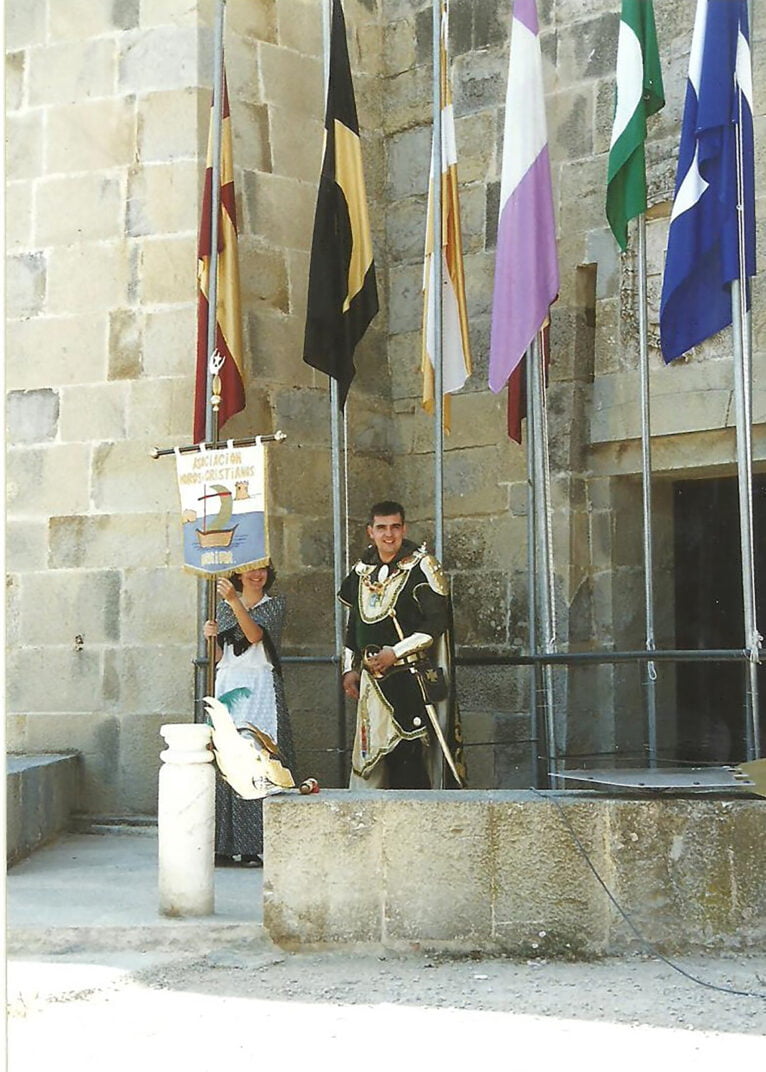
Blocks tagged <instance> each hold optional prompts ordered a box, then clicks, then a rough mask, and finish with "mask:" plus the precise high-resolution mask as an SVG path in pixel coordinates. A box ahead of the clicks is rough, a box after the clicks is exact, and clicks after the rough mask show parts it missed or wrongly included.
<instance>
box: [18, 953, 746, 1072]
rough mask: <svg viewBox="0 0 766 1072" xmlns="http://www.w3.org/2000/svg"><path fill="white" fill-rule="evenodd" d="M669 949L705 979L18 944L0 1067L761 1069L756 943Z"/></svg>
mask: <svg viewBox="0 0 766 1072" xmlns="http://www.w3.org/2000/svg"><path fill="white" fill-rule="evenodd" d="M674 963H675V964H677V965H678V966H679V967H680V968H682V969H683V970H684V971H685V972H687V973H689V974H690V975H693V976H695V977H697V978H699V979H700V980H703V981H704V982H706V983H708V984H711V985H710V986H702V985H700V984H699V983H697V982H694V981H692V980H691V979H689V978H688V977H685V976H683V975H681V974H679V973H678V972H677V971H674V970H673V969H672V968H671V967H670V966H668V965H667V964H666V963H664V962H662V961H660V960H656V959H651V958H648V957H645V956H634V957H628V958H623V959H619V960H616V959H615V960H603V961H595V962H592V963H560V962H547V961H544V960H535V961H528V962H519V961H512V960H508V959H503V958H492V959H489V958H463V959H456V958H447V957H442V956H426V955H423V954H418V953H412V954H409V955H406V956H404V955H403V956H398V955H392V954H386V955H382V954H381V955H374V954H370V953H365V954H363V955H353V954H349V953H321V954H319V953H317V954H307V953H302V954H288V953H284V952H282V951H280V950H278V949H276V948H275V947H271V946H267V945H265V944H264V945H263V946H262V947H257V948H253V949H252V950H251V951H249V952H247V953H238V952H232V951H221V952H218V953H215V954H212V955H209V956H206V957H204V958H199V959H190V958H183V957H179V956H178V955H177V954H176V955H170V954H138V953H133V954H122V955H120V954H104V953H101V954H90V956H86V955H84V954H80V955H75V954H69V955H64V956H40V957H37V958H35V959H31V958H29V959H25V958H22V957H16V958H11V960H10V961H9V963H8V1001H9V1016H8V1053H9V1063H8V1068H9V1070H10V1072H27V1070H30V1072H31V1070H36V1069H38V1068H45V1067H48V1066H51V1065H53V1066H55V1067H56V1068H57V1069H58V1070H60V1072H69V1070H70V1069H71V1070H75V1069H77V1072H83V1070H84V1069H87V1068H89V1067H91V1066H92V1067H94V1068H98V1067H101V1065H102V1064H103V1066H104V1067H105V1068H106V1069H108V1070H109V1072H121V1070H123V1069H125V1070H127V1069H129V1068H130V1069H132V1070H134V1072H135V1070H136V1069H137V1068H139V1069H140V1068H141V1067H142V1066H143V1070H146V1072H154V1069H156V1068H159V1067H161V1066H160V1062H161V1061H162V1062H164V1061H172V1062H173V1066H174V1067H175V1066H176V1065H179V1066H180V1067H181V1068H182V1069H183V1070H184V1072H208V1070H210V1072H212V1070H213V1069H220V1068H221V1067H222V1066H225V1065H227V1064H228V1063H229V1062H237V1063H241V1062H242V1061H243V1060H244V1061H245V1062H247V1066H248V1067H252V1068H253V1069H254V1070H255V1068H256V1067H257V1066H259V1065H261V1064H263V1063H264V1062H265V1061H268V1062H269V1064H271V1063H279V1064H281V1063H283V1062H285V1063H289V1064H292V1063H293V1062H294V1061H295V1060H298V1061H300V1062H301V1064H302V1063H303V1062H309V1063H310V1067H311V1068H325V1067H327V1068H330V1067H332V1068H334V1069H341V1070H344V1069H347V1068H348V1069H352V1068H353V1069H357V1068H358V1066H359V1065H360V1064H362V1065H364V1067H365V1069H376V1068H381V1069H382V1068H386V1069H387V1070H391V1072H409V1069H411V1068H415V1067H418V1068H419V1067H420V1066H422V1065H423V1064H424V1063H425V1062H426V1061H428V1062H429V1063H430V1062H431V1061H438V1063H439V1065H440V1067H441V1068H443V1069H448V1070H449V1069H453V1068H454V1069H458V1068H461V1069H462V1068H466V1067H472V1066H474V1065H477V1066H478V1065H483V1064H484V1063H485V1062H488V1061H491V1062H492V1064H493V1065H497V1066H499V1067H502V1068H505V1067H507V1068H513V1067H515V1066H516V1065H518V1064H520V1063H521V1062H522V1060H523V1061H524V1062H525V1063H526V1061H527V1060H530V1061H534V1063H535V1065H537V1066H539V1067H541V1068H543V1069H547V1068H549V1067H550V1068H553V1067H554V1065H555V1066H556V1067H557V1068H558V1067H559V1066H560V1065H561V1064H562V1063H564V1064H565V1065H566V1067H567V1068H574V1069H579V1068H583V1069H585V1068H588V1069H589V1070H592V1069H594V1068H601V1067H603V1068H610V1069H611V1068H613V1067H614V1066H615V1065H618V1066H619V1068H620V1072H625V1070H626V1069H627V1070H630V1069H634V1068H635V1069H639V1068H640V1069H646V1066H647V1063H648V1062H651V1061H653V1062H655V1064H656V1067H657V1069H658V1070H664V1069H666V1068H670V1067H673V1065H674V1064H676V1063H678V1064H679V1065H681V1067H684V1068H686V1067H690V1066H691V1064H692V1062H693V1067H694V1069H695V1072H698V1070H700V1069H713V1068H716V1069H720V1068H722V1067H724V1066H726V1067H728V1066H730V1065H731V1064H732V1063H734V1064H735V1066H736V1065H739V1064H740V1062H747V1063H748V1067H751V1068H766V956H728V957H695V958H691V957H684V958H678V959H677V960H676V961H674ZM713 987H720V988H724V989H713ZM731 990H735V991H742V992H747V993H740V994H735V993H731V992H729V991H731ZM681 1063H682V1064H681ZM397 1066H399V1068H397Z"/></svg>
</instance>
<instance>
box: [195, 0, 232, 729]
mask: <svg viewBox="0 0 766 1072" xmlns="http://www.w3.org/2000/svg"><path fill="white" fill-rule="evenodd" d="M225 4H226V0H217V2H216V12H215V25H214V31H213V114H212V118H211V121H212V123H213V132H212V133H213V136H212V143H213V160H212V181H211V189H210V202H211V204H210V264H209V272H208V314H207V359H208V368H207V398H206V404H205V439H207V440H209V441H212V442H214V441H215V440H217V439H218V413H217V411H215V410H214V409H213V403H212V395H213V373H212V371H211V368H210V357H211V355H212V353H213V351H214V350H215V336H216V325H217V313H218V215H219V212H220V205H221V128H222V125H223V21H224V8H225ZM215 598H216V597H215V581H208V580H200V581H198V582H197V655H196V658H195V660H194V669H195V673H194V721H195V722H205V721H206V716H205V711H204V709H203V703H202V701H203V698H204V697H205V696H206V695H207V696H212V695H213V692H214V690H215V640H214V639H212V638H211V639H210V640H206V639H205V637H204V636H203V634H202V629H203V626H204V624H205V622H206V621H207V620H208V619H209V618H214V617H215Z"/></svg>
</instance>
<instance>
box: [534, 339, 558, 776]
mask: <svg viewBox="0 0 766 1072" xmlns="http://www.w3.org/2000/svg"><path fill="white" fill-rule="evenodd" d="M527 360H528V361H529V362H531V364H532V365H533V371H532V390H533V395H532V399H531V405H532V407H533V411H534V435H535V438H534V455H533V467H534V501H535V563H536V566H537V569H538V571H539V572H540V573H542V581H543V583H542V584H540V585H539V589H538V591H539V596H540V630H541V633H542V649H543V652H544V653H545V654H546V655H549V654H551V653H552V652H553V651H554V650H555V647H556V640H555V629H554V625H553V575H552V562H551V534H550V494H549V477H548V444H547V439H548V433H547V423H546V420H545V406H544V401H543V399H544V394H545V382H544V371H543V361H542V353H541V347H540V333H539V332H538V333H537V334H536V335H535V337H534V339H533V340H532V343H531V345H530V347H529V350H528V351H527ZM529 404H530V400H528V402H527V407H528V408H529ZM543 679H544V682H545V689H544V695H545V725H546V737H547V741H546V743H547V748H548V753H549V754H548V761H549V767H550V771H551V772H552V775H553V774H556V773H558V771H559V758H558V749H557V747H556V726H555V720H554V712H553V670H552V667H551V665H550V664H549V663H547V664H546V665H545V667H544V668H543ZM550 782H551V785H554V784H555V781H554V780H553V778H552V776H551V779H550Z"/></svg>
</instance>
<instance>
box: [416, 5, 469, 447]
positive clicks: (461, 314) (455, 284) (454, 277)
mask: <svg viewBox="0 0 766 1072" xmlns="http://www.w3.org/2000/svg"><path fill="white" fill-rule="evenodd" d="M447 32H448V23H447V4H446V2H443V3H442V13H441V48H440V66H441V71H440V81H441V93H440V96H441V153H440V157H441V217H442V228H441V230H442V233H441V253H442V273H441V274H442V319H441V323H442V332H441V341H442V346H441V349H442V392H443V394H444V396H445V397H444V409H443V421H444V427H445V428H446V429H447V430H449V427H450V400H449V396H450V395H451V394H454V393H455V392H456V391H459V390H460V389H461V388H462V387H463V385H464V384H465V381H466V380H467V379H468V377H469V376H470V374H471V367H472V366H471V349H470V344H469V340H468V311H467V307H466V300H465V278H464V273H463V239H462V235H461V231H460V201H459V199H458V183H457V146H456V141H455V117H454V114H453V110H452V89H451V86H450V81H449V60H448V56H447ZM434 155H435V154H434V153H433V151H432V153H431V161H432V163H431V179H430V182H429V186H428V215H427V222H426V250H425V262H424V266H423V345H422V360H421V369H422V373H423V403H422V404H423V408H424V409H425V410H426V411H427V412H429V413H432V412H433V408H434V381H435V376H434V360H435V349H436V346H435V322H436V302H435V298H434V276H435V270H434V256H433V252H434V212H433V195H434Z"/></svg>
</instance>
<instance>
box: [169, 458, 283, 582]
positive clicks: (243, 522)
mask: <svg viewBox="0 0 766 1072" xmlns="http://www.w3.org/2000/svg"><path fill="white" fill-rule="evenodd" d="M264 451H265V448H264V446H263V444H262V443H256V444H255V445H254V446H250V447H233V446H231V445H230V446H229V447H228V449H224V450H221V449H218V450H204V449H202V450H199V451H195V452H193V453H188V454H181V452H180V451H178V452H177V453H176V468H177V471H178V491H179V494H180V498H181V525H182V528H183V542H184V566H185V568H186V569H187V570H190V571H191V572H192V573H197V574H201V575H202V576H204V577H216V576H218V574H224V575H227V574H230V573H243V572H244V571H245V570H248V569H258V568H259V567H260V566H267V565H268V563H269V547H268V525H267V523H266V488H265V471H266V470H265V462H264Z"/></svg>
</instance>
